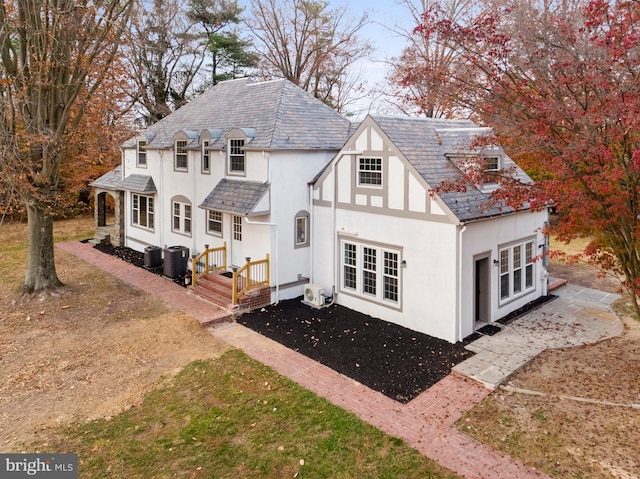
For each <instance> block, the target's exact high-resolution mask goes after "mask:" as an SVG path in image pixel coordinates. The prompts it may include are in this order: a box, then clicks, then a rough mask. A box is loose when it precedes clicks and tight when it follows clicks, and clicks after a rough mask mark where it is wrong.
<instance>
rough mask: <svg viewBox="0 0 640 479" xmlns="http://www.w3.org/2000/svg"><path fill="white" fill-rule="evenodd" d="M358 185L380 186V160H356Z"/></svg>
mask: <svg viewBox="0 0 640 479" xmlns="http://www.w3.org/2000/svg"><path fill="white" fill-rule="evenodd" d="M358 184H360V185H364V186H382V158H360V159H359V160H358Z"/></svg>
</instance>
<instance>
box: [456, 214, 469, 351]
mask: <svg viewBox="0 0 640 479" xmlns="http://www.w3.org/2000/svg"><path fill="white" fill-rule="evenodd" d="M458 226H460V225H458ZM466 229H467V225H465V224H464V223H463V224H462V228H460V229H459V230H458V238H457V242H458V258H457V262H458V264H457V267H458V268H457V269H458V278H457V281H456V283H457V284H456V309H457V311H456V316H457V318H456V342H458V341H461V340H462V338H461V337H460V336H461V335H462V263H463V262H462V235H463V233H464V232H465V231H466Z"/></svg>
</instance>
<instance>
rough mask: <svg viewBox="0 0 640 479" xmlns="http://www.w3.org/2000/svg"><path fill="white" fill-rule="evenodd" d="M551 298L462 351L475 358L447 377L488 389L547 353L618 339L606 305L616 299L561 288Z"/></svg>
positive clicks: (616, 324) (614, 318) (617, 326)
mask: <svg viewBox="0 0 640 479" xmlns="http://www.w3.org/2000/svg"><path fill="white" fill-rule="evenodd" d="M554 294H555V295H556V296H557V298H556V299H555V300H553V301H550V302H548V303H545V304H544V305H542V306H541V307H540V308H538V309H536V310H534V311H531V312H529V313H527V314H525V315H524V316H522V317H520V318H518V319H516V320H515V321H513V322H511V323H509V324H507V325H505V326H504V327H503V328H502V331H500V332H498V333H496V334H494V335H493V336H482V337H480V338H479V339H477V340H476V341H474V342H472V343H471V344H469V345H468V346H467V349H469V350H470V351H473V352H475V353H476V355H475V356H473V357H471V358H469V359H467V360H465V361H463V362H462V363H460V364H458V365H457V366H455V367H454V368H453V371H454V372H455V373H457V374H460V375H462V376H465V377H469V378H471V379H474V380H476V381H478V382H480V383H481V384H483V385H485V386H486V387H488V388H490V389H495V388H496V387H497V386H499V385H500V384H502V383H504V382H505V381H506V380H507V379H508V378H509V376H511V375H512V374H513V373H514V372H516V371H518V370H519V369H520V368H521V367H523V366H524V365H526V364H527V363H529V362H530V361H531V360H533V359H534V358H535V357H536V356H537V355H538V354H540V353H541V352H543V351H545V350H547V349H558V348H569V347H575V346H579V345H582V344H592V343H596V342H598V341H602V340H604V339H608V338H612V337H615V336H619V335H620V334H622V332H623V331H624V326H623V324H622V321H621V320H620V319H619V318H618V317H617V316H616V315H615V313H614V312H613V310H612V305H613V303H614V302H615V301H617V300H618V299H619V298H620V296H619V295H617V294H613V293H608V292H605V291H597V290H594V289H589V288H583V287H581V286H577V285H572V284H567V285H565V286H563V287H561V288H559V289H557V290H555V291H554Z"/></svg>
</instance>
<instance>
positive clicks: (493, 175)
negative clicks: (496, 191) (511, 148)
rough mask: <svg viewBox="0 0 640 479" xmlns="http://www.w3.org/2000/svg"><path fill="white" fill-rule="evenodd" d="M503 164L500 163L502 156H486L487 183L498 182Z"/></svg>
mask: <svg viewBox="0 0 640 479" xmlns="http://www.w3.org/2000/svg"><path fill="white" fill-rule="evenodd" d="M501 168H502V166H501V164H500V156H498V155H495V156H485V157H484V179H483V182H484V184H485V185H494V184H496V183H497V182H498V173H499V172H500V170H501Z"/></svg>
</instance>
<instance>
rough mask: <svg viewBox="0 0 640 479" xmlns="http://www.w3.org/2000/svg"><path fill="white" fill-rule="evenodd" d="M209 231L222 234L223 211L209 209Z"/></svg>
mask: <svg viewBox="0 0 640 479" xmlns="http://www.w3.org/2000/svg"><path fill="white" fill-rule="evenodd" d="M207 232H208V233H213V234H218V235H221V234H222V212H221V211H214V210H208V211H207Z"/></svg>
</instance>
